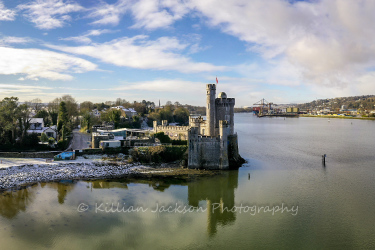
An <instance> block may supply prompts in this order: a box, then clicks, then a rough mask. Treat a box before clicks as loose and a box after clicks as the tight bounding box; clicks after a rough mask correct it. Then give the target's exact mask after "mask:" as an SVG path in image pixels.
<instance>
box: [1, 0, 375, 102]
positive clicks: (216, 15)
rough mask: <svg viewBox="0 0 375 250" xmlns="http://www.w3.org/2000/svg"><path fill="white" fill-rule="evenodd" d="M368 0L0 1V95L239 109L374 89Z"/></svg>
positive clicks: (374, 4) (373, 18) (373, 6)
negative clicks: (216, 100) (210, 98)
mask: <svg viewBox="0 0 375 250" xmlns="http://www.w3.org/2000/svg"><path fill="white" fill-rule="evenodd" d="M373 13H375V1H373V0H367V1H366V0H358V1H356V0H348V1H345V0H320V1H318V0H314V1H286V0H267V1H264V0H226V1H221V0H204V1H202V0H159V1H156V0H138V1H134V0H101V1H94V0H75V1H74V0H71V1H67V0H31V1H21V0H0V98H4V97H7V96H17V97H19V98H20V100H21V101H28V100H32V99H34V98H40V99H41V100H42V101H43V102H48V101H51V100H52V99H54V98H56V97H61V96H62V95H64V94H70V95H72V96H73V97H74V98H76V100H77V101H78V102H82V101H85V100H90V101H93V102H102V101H103V102H104V101H114V100H115V99H116V98H119V97H120V98H123V99H126V100H128V101H141V100H144V99H145V100H150V101H154V102H155V103H158V101H159V99H160V100H161V103H162V104H163V103H165V102H166V101H172V102H175V101H179V102H180V103H183V104H185V103H187V104H192V105H204V104H205V84H207V83H215V78H216V76H217V78H218V80H219V84H218V86H217V91H218V92H220V91H225V92H226V93H227V95H228V96H229V97H235V98H236V106H237V107H241V106H251V105H252V104H253V103H255V102H257V101H258V100H260V99H261V98H265V99H266V100H268V101H272V102H274V103H301V102H308V101H312V100H314V99H316V98H318V99H319V98H332V97H339V96H353V95H366V94H374V93H375V85H374V80H375V72H374V68H375V46H374V45H373V41H374V40H375V29H374V27H373V24H374V23H375V15H374V14H373Z"/></svg>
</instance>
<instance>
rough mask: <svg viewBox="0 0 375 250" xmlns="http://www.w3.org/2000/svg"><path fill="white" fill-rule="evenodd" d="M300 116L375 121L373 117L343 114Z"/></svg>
mask: <svg viewBox="0 0 375 250" xmlns="http://www.w3.org/2000/svg"><path fill="white" fill-rule="evenodd" d="M300 117H317V118H339V119H358V120H374V121H375V117H352V116H343V115H300Z"/></svg>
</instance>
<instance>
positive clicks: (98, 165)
mask: <svg viewBox="0 0 375 250" xmlns="http://www.w3.org/2000/svg"><path fill="white" fill-rule="evenodd" d="M85 157H86V158H85ZM85 157H77V159H76V160H74V161H60V162H45V161H46V160H45V159H35V158H33V159H26V158H2V159H1V161H2V163H1V164H0V190H1V191H3V190H7V189H19V188H23V187H26V186H30V185H33V184H36V183H40V182H57V181H62V180H96V179H113V178H123V177H132V178H178V179H182V180H187V181H188V180H193V179H196V178H198V177H199V176H210V175H216V174H219V173H220V171H207V170H196V169H187V168H182V167H181V166H180V164H179V163H164V164H157V165H156V164H155V165H144V164H140V163H129V162H128V161H127V160H125V159H124V157H123V156H122V155H119V156H116V157H107V156H85Z"/></svg>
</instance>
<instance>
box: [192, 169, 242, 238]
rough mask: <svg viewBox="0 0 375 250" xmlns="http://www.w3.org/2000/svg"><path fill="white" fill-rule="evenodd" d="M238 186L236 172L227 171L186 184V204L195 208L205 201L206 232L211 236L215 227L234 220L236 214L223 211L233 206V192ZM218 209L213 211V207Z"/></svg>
mask: <svg viewBox="0 0 375 250" xmlns="http://www.w3.org/2000/svg"><path fill="white" fill-rule="evenodd" d="M237 186H238V171H229V172H225V173H223V175H221V176H217V177H215V178H207V179H204V180H200V181H197V182H191V183H189V184H188V202H189V205H190V206H194V207H197V206H198V205H199V202H200V201H204V200H206V201H207V208H208V209H207V232H208V234H209V235H210V236H213V235H215V234H216V232H217V225H218V224H220V225H222V226H225V225H227V224H229V223H233V222H234V221H235V220H236V214H235V213H233V212H230V211H228V210H225V209H224V208H229V209H231V208H232V207H233V206H234V201H235V199H234V198H235V197H234V190H235V189H236V188H237ZM218 206H220V207H219V209H215V210H214V209H213V208H214V207H218Z"/></svg>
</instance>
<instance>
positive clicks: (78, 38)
mask: <svg viewBox="0 0 375 250" xmlns="http://www.w3.org/2000/svg"><path fill="white" fill-rule="evenodd" d="M114 32H116V31H114V30H107V29H103V30H89V31H87V32H86V33H85V34H83V35H81V36H74V37H67V38H60V40H63V41H74V42H78V43H86V44H89V43H91V39H90V38H89V37H90V36H100V35H102V34H107V33H114Z"/></svg>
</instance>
